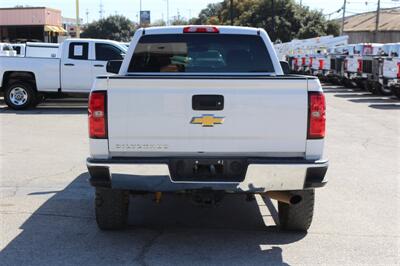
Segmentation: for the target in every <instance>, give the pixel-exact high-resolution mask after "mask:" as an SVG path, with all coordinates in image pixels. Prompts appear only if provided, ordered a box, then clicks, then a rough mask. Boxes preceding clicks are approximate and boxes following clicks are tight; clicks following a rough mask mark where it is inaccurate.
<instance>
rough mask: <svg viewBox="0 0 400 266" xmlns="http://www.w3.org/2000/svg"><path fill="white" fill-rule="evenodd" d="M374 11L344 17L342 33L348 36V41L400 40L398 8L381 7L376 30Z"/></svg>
mask: <svg viewBox="0 0 400 266" xmlns="http://www.w3.org/2000/svg"><path fill="white" fill-rule="evenodd" d="M375 28H376V12H367V13H362V14H357V15H354V16H349V17H346V18H345V22H344V31H343V35H348V36H349V43H363V42H377V43H391V42H400V8H390V9H382V10H381V12H380V14H379V27H378V32H377V33H376V32H375Z"/></svg>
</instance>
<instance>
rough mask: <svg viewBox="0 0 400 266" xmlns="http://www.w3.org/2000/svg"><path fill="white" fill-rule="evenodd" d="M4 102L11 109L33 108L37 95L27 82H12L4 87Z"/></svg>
mask: <svg viewBox="0 0 400 266" xmlns="http://www.w3.org/2000/svg"><path fill="white" fill-rule="evenodd" d="M4 101H5V102H6V104H7V105H8V107H10V108H11V109H14V110H23V109H27V108H30V107H34V106H35V104H36V102H37V93H36V90H35V89H34V88H33V86H32V84H30V83H28V82H14V83H11V84H8V85H7V86H6V89H5V91H4Z"/></svg>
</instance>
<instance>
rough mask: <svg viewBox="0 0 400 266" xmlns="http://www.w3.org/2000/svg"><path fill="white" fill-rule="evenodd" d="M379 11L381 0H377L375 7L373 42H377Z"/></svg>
mask: <svg viewBox="0 0 400 266" xmlns="http://www.w3.org/2000/svg"><path fill="white" fill-rule="evenodd" d="M380 13H381V0H378V7H377V9H376V22H375V33H374V42H378V33H379V17H380Z"/></svg>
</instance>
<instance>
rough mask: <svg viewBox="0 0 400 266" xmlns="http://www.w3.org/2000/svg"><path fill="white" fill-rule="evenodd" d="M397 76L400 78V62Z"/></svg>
mask: <svg viewBox="0 0 400 266" xmlns="http://www.w3.org/2000/svg"><path fill="white" fill-rule="evenodd" d="M397 78H398V79H400V63H397Z"/></svg>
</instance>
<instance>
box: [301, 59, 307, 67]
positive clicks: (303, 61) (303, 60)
mask: <svg viewBox="0 0 400 266" xmlns="http://www.w3.org/2000/svg"><path fill="white" fill-rule="evenodd" d="M301 65H302V66H305V65H306V58H305V57H303V58H302V59H301Z"/></svg>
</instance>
